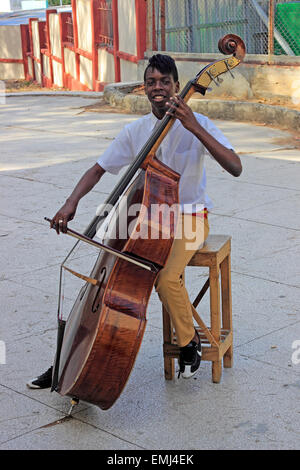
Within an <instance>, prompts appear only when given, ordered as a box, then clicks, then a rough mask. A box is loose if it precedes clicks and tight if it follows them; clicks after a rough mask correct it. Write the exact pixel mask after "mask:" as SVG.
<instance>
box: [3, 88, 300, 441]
mask: <svg viewBox="0 0 300 470" xmlns="http://www.w3.org/2000/svg"><path fill="white" fill-rule="evenodd" d="M95 102H96V100H95V99H94V98H92V99H88V98H82V97H74V96H73V97H66V96H57V97H53V96H28V97H22V96H18V97H8V98H7V99H6V103H3V104H1V105H0V149H1V150H0V155H1V156H0V170H1V171H0V188H1V189H0V190H1V199H0V222H1V223H0V247H1V257H0V268H1V269H0V291H1V306H2V309H1V310H2V313H1V329H0V340H1V343H0V345H1V351H2V355H1V364H0V372H1V378H0V413H1V423H0V449H2V450H4V449H14V450H16V449H48V450H53V449H69V450H72V449H106V450H113V449H118V450H121V449H123V450H124V449H126V450H143V449H156V450H159V449H181V450H196V449H213V450H215V449H252V450H253V449H299V447H300V446H299V437H300V318H299V305H300V267H299V266H300V149H299V148H296V147H295V142H294V141H293V139H292V137H291V136H290V134H289V133H288V132H284V131H280V130H277V129H271V128H268V127H265V126H256V125H253V124H246V123H238V122H226V121H219V122H217V125H218V126H219V127H220V128H221V129H222V130H223V132H224V133H225V134H226V135H227V137H228V138H229V140H230V141H231V142H232V143H233V145H234V146H235V149H236V151H237V153H239V154H240V155H241V159H242V163H243V173H242V175H241V176H240V177H239V178H233V177H231V176H230V175H228V174H226V173H225V171H223V170H222V168H220V167H219V166H218V165H217V164H216V163H215V162H214V161H213V160H212V159H209V158H208V159H207V174H208V194H209V195H210V197H211V198H212V199H213V201H214V208H213V210H212V212H211V214H210V217H209V220H210V227H211V233H219V234H229V235H231V236H232V295H233V322H234V367H233V368H232V369H225V370H224V371H223V375H222V381H221V383H220V384H213V383H212V381H211V364H210V363H208V362H203V363H202V365H201V368H200V370H199V372H198V373H197V375H196V376H195V378H193V379H191V380H189V381H187V380H183V379H181V380H178V379H177V378H176V379H174V380H173V381H170V382H166V381H165V379H164V375H163V359H162V322H161V308H160V303H159V300H158V298H157V295H156V293H155V292H153V295H152V296H151V300H150V304H149V309H148V324H147V329H146V333H145V336H144V340H143V343H142V346H141V350H140V353H139V355H138V358H137V361H136V364H135V367H134V370H133V372H132V374H131V376H130V379H129V381H128V383H127V386H126V388H125V390H124V392H123V394H122V395H121V397H120V398H119V400H118V401H117V402H116V403H115V405H114V406H113V407H112V408H111V409H109V410H108V411H105V412H104V411H102V410H100V409H99V408H97V407H95V406H92V405H90V404H88V403H83V402H80V403H79V405H78V406H77V408H76V409H75V410H74V413H73V417H72V418H71V419H67V420H63V418H64V417H65V415H66V413H67V411H68V409H69V406H70V401H69V398H68V397H61V396H60V395H58V394H57V393H55V392H54V393H50V392H49V391H48V390H29V389H28V388H27V387H26V381H27V380H28V379H30V378H31V377H34V376H36V375H38V374H39V373H41V372H43V371H44V370H46V369H47V368H48V367H49V365H50V364H51V363H52V361H53V356H54V353H55V343H56V310H57V294H58V276H59V267H60V263H61V262H62V260H63V258H64V257H65V256H66V254H67V253H68V251H69V249H70V248H71V247H72V246H73V244H74V242H73V240H72V239H70V238H69V237H66V236H63V235H61V236H59V237H57V236H56V234H55V232H54V231H53V230H51V231H50V230H49V226H48V224H47V223H46V222H44V220H43V219H44V217H45V216H47V217H52V216H53V215H54V213H55V212H56V210H57V209H58V208H59V207H60V206H61V205H62V204H63V202H64V201H65V199H66V197H67V196H68V195H69V193H70V191H71V190H72V188H73V187H74V185H75V183H76V182H77V181H78V179H79V178H80V177H81V175H82V174H83V172H84V171H85V170H86V169H88V168H89V166H91V165H92V164H93V163H94V162H95V161H96V159H97V156H98V155H99V154H100V153H101V152H102V151H103V150H104V149H105V148H106V147H107V146H108V145H109V143H110V142H111V141H112V139H113V138H114V136H115V135H116V134H117V133H118V132H119V130H120V129H121V128H122V126H123V125H124V124H125V123H128V122H131V121H132V120H134V119H136V118H137V116H133V115H126V114H116V113H95V112H88V111H85V107H86V106H87V105H89V104H93V103H95ZM118 178H119V177H116V176H111V175H105V176H104V178H103V180H101V183H100V184H99V185H98V186H97V187H96V188H95V190H94V191H93V192H91V193H90V194H88V195H87V196H86V197H85V198H84V199H83V200H82V201H81V202H80V205H79V208H78V213H77V217H76V218H75V220H74V221H73V222H72V223H71V224H70V227H71V228H74V229H75V230H77V231H82V230H84V229H85V227H86V226H87V225H88V223H89V222H90V220H91V219H92V218H93V216H94V214H95V210H96V208H97V205H98V204H99V203H100V202H103V201H104V200H105V199H106V197H107V195H108V194H109V192H110V191H111V189H112V188H113V186H114V184H115V183H116V182H117V181H118ZM205 279H206V272H205V270H203V271H202V270H199V272H198V271H197V272H195V269H194V270H193V268H188V270H187V285H188V289H189V292H190V294H191V298H194V297H195V295H196V294H197V292H198V290H199V288H200V287H201V286H202V284H203V283H204V281H205ZM67 297H68V296H67ZM207 297H208V296H207V295H206V297H205V298H204V300H203V303H202V306H201V307H200V308H199V313H200V314H201V315H203V318H204V319H205V318H207V312H208V298H207ZM4 353H5V354H4ZM60 420H61V421H60Z"/></svg>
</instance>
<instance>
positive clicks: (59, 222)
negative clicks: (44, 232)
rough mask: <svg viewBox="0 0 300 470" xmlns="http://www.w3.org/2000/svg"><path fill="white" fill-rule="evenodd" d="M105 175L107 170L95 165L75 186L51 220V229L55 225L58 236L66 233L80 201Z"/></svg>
mask: <svg viewBox="0 0 300 470" xmlns="http://www.w3.org/2000/svg"><path fill="white" fill-rule="evenodd" d="M104 173H105V170H104V169H103V168H102V167H101V166H100V165H99V164H98V163H95V165H93V166H92V167H91V168H90V169H89V170H87V171H86V173H85V174H84V175H83V177H82V178H81V179H80V181H79V182H78V183H77V185H76V186H75V188H74V191H73V192H72V194H71V195H70V197H69V198H68V199H67V200H66V202H65V204H64V205H63V206H62V207H61V208H60V209H59V211H58V212H57V213H56V214H55V216H54V217H53V219H52V220H51V223H50V227H51V228H53V227H54V224H55V230H56V232H57V233H58V234H59V233H60V232H63V233H66V231H67V228H68V222H69V220H73V219H74V216H75V212H76V209H77V206H78V203H79V201H80V199H81V198H82V197H83V196H85V194H87V193H88V192H89V191H91V189H92V188H93V187H94V186H95V184H96V183H98V181H99V180H100V178H101V177H102V175H103V174H104Z"/></svg>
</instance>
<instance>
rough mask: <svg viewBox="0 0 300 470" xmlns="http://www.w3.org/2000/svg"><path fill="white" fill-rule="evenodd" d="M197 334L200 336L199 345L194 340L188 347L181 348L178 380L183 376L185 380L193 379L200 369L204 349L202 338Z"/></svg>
mask: <svg viewBox="0 0 300 470" xmlns="http://www.w3.org/2000/svg"><path fill="white" fill-rule="evenodd" d="M195 331H196V330H195ZM196 334H197V336H198V339H199V343H196V341H193V340H192V341H190V343H189V344H188V345H187V346H184V347H183V348H180V354H179V374H178V378H179V377H180V375H182V377H183V378H184V379H189V378H190V377H193V375H195V373H196V372H197V370H198V369H199V366H200V362H201V356H202V349H201V341H200V337H199V334H198V332H197V331H196Z"/></svg>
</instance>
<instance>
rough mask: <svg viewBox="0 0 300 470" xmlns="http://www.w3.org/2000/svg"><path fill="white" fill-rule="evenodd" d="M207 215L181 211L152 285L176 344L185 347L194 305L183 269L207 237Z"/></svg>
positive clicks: (189, 332)
mask: <svg viewBox="0 0 300 470" xmlns="http://www.w3.org/2000/svg"><path fill="white" fill-rule="evenodd" d="M208 232H209V224H208V220H207V218H204V217H203V214H200V215H197V216H195V215H191V214H181V216H180V220H179V222H178V229H177V234H176V238H175V240H174V243H173V245H172V249H171V252H170V255H169V258H168V260H167V263H166V265H165V267H164V268H163V269H162V270H161V271H160V272H159V275H158V277H157V280H156V283H155V288H156V291H157V293H158V295H159V298H160V300H161V302H162V304H163V305H164V307H165V308H166V310H167V311H168V313H169V315H170V317H171V320H172V323H173V325H174V328H175V332H176V337H177V344H178V345H179V346H180V347H183V346H186V345H187V344H188V343H189V342H190V341H191V340H192V339H193V337H194V335H195V329H194V322H193V309H194V307H193V305H192V304H191V302H190V299H189V296H188V293H187V290H186V288H185V285H184V281H183V279H182V274H183V273H184V268H185V267H186V266H187V264H188V263H189V261H190V260H191V258H192V257H193V255H194V253H195V252H196V251H197V250H198V249H199V248H200V247H201V245H202V244H203V242H204V241H205V239H206V238H207V236H208Z"/></svg>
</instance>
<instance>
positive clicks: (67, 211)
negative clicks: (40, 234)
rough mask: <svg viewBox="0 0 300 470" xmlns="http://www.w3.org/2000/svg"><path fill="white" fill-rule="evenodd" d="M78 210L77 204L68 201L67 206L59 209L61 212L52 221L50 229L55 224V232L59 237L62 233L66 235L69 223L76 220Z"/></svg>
mask: <svg viewBox="0 0 300 470" xmlns="http://www.w3.org/2000/svg"><path fill="white" fill-rule="evenodd" d="M76 209H77V204H75V203H74V202H72V201H70V200H69V199H67V200H66V202H65V204H64V205H63V206H62V207H61V208H60V209H59V211H58V212H57V213H56V214H55V216H54V217H53V219H52V220H51V222H50V228H53V226H54V224H55V230H56V232H57V234H58V235H59V233H60V232H63V233H66V231H67V228H68V222H69V221H70V220H73V219H74V216H75V213H76Z"/></svg>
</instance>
